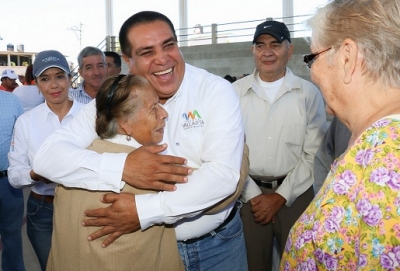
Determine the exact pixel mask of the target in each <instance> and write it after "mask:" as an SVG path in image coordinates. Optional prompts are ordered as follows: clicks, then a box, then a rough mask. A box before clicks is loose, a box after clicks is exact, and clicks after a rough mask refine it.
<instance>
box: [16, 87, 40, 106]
mask: <svg viewBox="0 0 400 271" xmlns="http://www.w3.org/2000/svg"><path fill="white" fill-rule="evenodd" d="M12 93H13V94H14V95H16V96H17V97H18V98H19V99H20V100H21V102H22V106H23V107H24V111H25V112H26V111H29V110H31V109H32V108H35V107H36V106H38V105H39V104H42V103H43V102H44V97H43V95H42V93H41V92H40V91H39V89H38V87H37V86H36V85H25V86H19V87H17V88H16V89H14V91H13V92H12Z"/></svg>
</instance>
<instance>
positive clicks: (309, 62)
mask: <svg viewBox="0 0 400 271" xmlns="http://www.w3.org/2000/svg"><path fill="white" fill-rule="evenodd" d="M330 49H332V47H329V48H328V49H325V50H323V51H321V52H318V53H315V54H309V55H304V56H303V61H304V63H306V65H307V67H308V68H309V69H311V65H312V64H313V63H314V61H315V60H316V59H317V57H318V56H319V55H320V54H322V53H325V52H326V51H329V50H330Z"/></svg>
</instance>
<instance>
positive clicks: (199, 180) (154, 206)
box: [136, 81, 244, 229]
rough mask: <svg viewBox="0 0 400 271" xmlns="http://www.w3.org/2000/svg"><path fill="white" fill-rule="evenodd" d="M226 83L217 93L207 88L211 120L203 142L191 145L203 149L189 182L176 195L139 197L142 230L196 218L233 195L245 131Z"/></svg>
mask: <svg viewBox="0 0 400 271" xmlns="http://www.w3.org/2000/svg"><path fill="white" fill-rule="evenodd" d="M226 84H229V82H226ZM226 84H225V81H224V83H223V85H222V86H219V89H217V90H216V89H210V87H208V88H207V91H210V92H209V93H210V95H209V97H208V98H207V99H206V104H207V114H206V115H207V116H208V117H207V119H206V120H205V126H204V127H203V128H202V140H201V141H200V142H192V144H195V145H199V146H200V147H199V150H200V153H199V154H198V155H199V156H198V157H197V159H198V160H200V161H202V164H201V166H200V167H199V168H198V169H196V170H195V171H194V172H193V173H192V174H191V175H190V176H189V181H188V182H187V183H185V184H177V190H176V191H174V192H160V193H158V194H147V195H137V196H136V206H137V210H138V215H139V219H140V223H141V228H142V229H146V228H148V227H150V226H152V225H154V224H159V223H166V224H172V223H175V222H177V221H179V220H180V219H183V218H189V217H193V216H195V215H198V214H200V213H201V212H202V211H203V210H205V209H207V208H209V207H211V206H213V205H215V204H217V203H218V202H220V201H221V200H223V199H224V198H226V197H228V196H229V195H231V194H232V193H234V191H235V189H236V186H237V183H238V180H239V176H240V167H241V161H242V155H243V145H244V132H243V126H242V121H241V114H240V108H239V100H238V97H237V95H236V93H235V92H234V90H233V88H232V86H231V85H230V84H229V85H226ZM211 93H212V94H211ZM222 101H223V102H222Z"/></svg>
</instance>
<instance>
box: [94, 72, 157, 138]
mask: <svg viewBox="0 0 400 271" xmlns="http://www.w3.org/2000/svg"><path fill="white" fill-rule="evenodd" d="M118 77H122V78H118ZM116 80H119V82H116V83H117V84H116V86H115V88H114V90H113V91H114V92H113V94H110V91H111V88H113V84H114V82H115V81H116ZM149 87H151V85H150V83H149V81H147V80H146V79H145V78H144V77H142V76H139V75H132V74H128V75H113V76H110V77H108V78H107V79H106V80H105V81H104V82H103V84H102V85H101V87H100V89H99V91H98V92H97V95H96V111H97V113H96V114H97V117H96V133H97V135H98V136H99V137H100V138H101V139H104V138H111V137H113V136H114V135H116V134H117V133H118V119H120V118H130V117H132V116H133V114H135V112H136V110H137V108H138V107H139V106H140V104H141V101H138V99H137V92H136V91H137V90H138V89H145V88H149ZM109 94H110V95H111V96H110V95H109Z"/></svg>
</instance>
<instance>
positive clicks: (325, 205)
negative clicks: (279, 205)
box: [281, 118, 400, 271]
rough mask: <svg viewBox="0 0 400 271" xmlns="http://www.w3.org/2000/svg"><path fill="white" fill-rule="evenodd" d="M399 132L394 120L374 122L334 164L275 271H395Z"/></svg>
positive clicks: (399, 226)
mask: <svg viewBox="0 0 400 271" xmlns="http://www.w3.org/2000/svg"><path fill="white" fill-rule="evenodd" d="M399 132H400V120H397V119H395V118H385V119H382V120H379V121H377V122H376V123H374V124H373V125H372V126H371V127H370V128H368V129H367V130H366V131H364V133H363V134H362V135H361V136H360V137H359V138H358V139H357V140H356V142H355V144H354V145H353V146H352V147H351V148H350V149H349V150H348V151H347V152H346V153H345V154H343V155H342V156H341V157H339V158H338V159H337V160H335V162H334V163H333V165H332V168H331V172H330V174H329V175H328V177H327V180H326V181H325V183H324V185H323V186H322V188H321V190H320V192H319V193H318V194H317V195H316V197H315V199H314V200H313V202H312V203H311V204H310V206H309V207H308V208H307V210H306V211H305V212H304V213H303V215H302V216H301V217H300V218H299V219H298V221H297V222H296V223H295V225H294V226H293V228H292V230H291V231H290V234H289V237H288V241H287V243H286V246H285V250H284V255H283V257H282V261H281V270H288V271H289V270H290V271H292V270H376V271H378V270H400V137H399Z"/></svg>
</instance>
